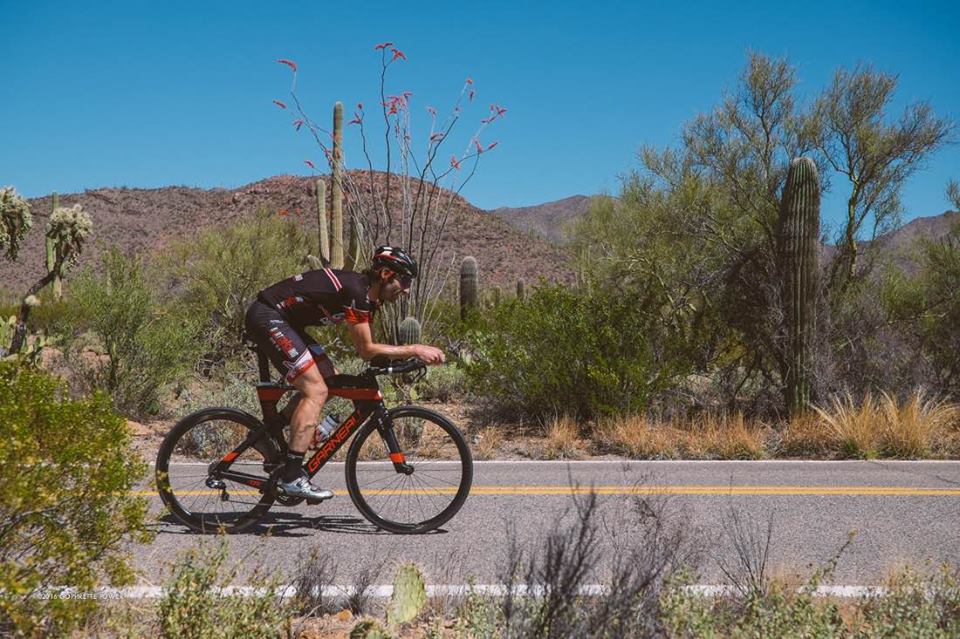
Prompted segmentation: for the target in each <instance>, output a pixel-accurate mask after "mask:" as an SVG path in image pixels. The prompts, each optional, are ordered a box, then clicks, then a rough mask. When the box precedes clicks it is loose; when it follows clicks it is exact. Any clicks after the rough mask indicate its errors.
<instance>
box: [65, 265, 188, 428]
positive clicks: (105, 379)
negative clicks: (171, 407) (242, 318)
mask: <svg viewBox="0 0 960 639" xmlns="http://www.w3.org/2000/svg"><path fill="white" fill-rule="evenodd" d="M102 260H103V274H102V275H96V274H94V273H93V272H92V271H91V270H89V269H88V270H87V271H85V272H84V273H83V274H82V275H81V276H80V277H79V278H78V279H77V281H76V282H75V283H74V285H73V287H72V295H71V300H72V305H73V308H74V309H75V315H74V317H73V324H74V332H75V333H79V332H83V331H90V332H91V333H93V335H95V336H96V338H97V339H98V341H99V343H100V347H101V348H102V349H103V352H104V353H105V354H106V355H107V359H106V361H102V360H101V359H100V358H97V357H93V358H91V357H89V356H87V357H85V356H84V355H83V354H82V353H77V352H74V353H73V365H74V366H75V367H77V368H79V369H80V373H81V376H82V377H83V378H85V379H86V380H87V383H88V384H89V385H90V386H91V387H92V388H102V389H104V390H106V391H107V392H109V393H110V394H111V396H112V397H113V399H114V403H115V404H116V406H117V407H118V408H120V409H121V410H123V411H125V412H127V413H129V414H131V415H134V416H140V415H144V414H147V413H157V412H159V410H160V406H159V396H160V391H161V390H162V389H163V387H164V386H165V385H166V384H169V383H171V382H173V381H175V380H177V379H178V378H180V377H181V376H183V375H185V374H186V373H187V371H189V370H190V369H191V368H192V367H193V366H194V364H195V362H196V359H197V357H198V354H199V347H198V343H197V342H198V326H197V324H196V323H195V322H194V321H193V319H192V316H191V315H190V314H189V313H188V312H187V311H186V310H184V309H180V308H176V307H171V306H170V305H164V304H162V303H161V302H160V300H158V299H157V297H156V295H155V293H154V291H153V289H152V288H151V287H150V286H149V285H148V283H147V281H146V279H145V277H144V271H143V265H142V263H141V261H140V260H139V259H138V258H136V257H126V256H124V255H123V254H122V253H120V252H119V250H117V249H116V248H112V249H110V250H108V251H105V252H104V254H103V257H102Z"/></svg>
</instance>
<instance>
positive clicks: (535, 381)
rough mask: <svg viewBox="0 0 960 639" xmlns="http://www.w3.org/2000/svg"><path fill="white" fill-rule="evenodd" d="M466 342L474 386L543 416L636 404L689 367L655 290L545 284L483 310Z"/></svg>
mask: <svg viewBox="0 0 960 639" xmlns="http://www.w3.org/2000/svg"><path fill="white" fill-rule="evenodd" d="M471 341H472V346H473V349H474V351H475V361H474V362H473V363H471V364H470V365H468V366H467V373H468V377H469V379H470V382H471V386H472V387H473V388H474V389H475V390H476V392H477V393H478V394H482V395H483V396H485V397H488V398H490V399H491V400H492V401H494V402H495V403H497V404H498V405H500V406H501V407H502V408H505V409H508V410H511V411H515V412H517V413H520V414H526V415H530V416H533V417H539V418H543V417H546V416H550V415H556V414H569V415H571V416H573V417H576V418H578V419H584V418H592V417H595V416H598V415H603V414H611V413H617V412H639V411H642V410H643V409H644V408H646V407H647V406H648V404H649V402H650V401H651V399H652V398H653V397H654V396H655V395H656V394H657V393H658V392H660V391H662V390H664V389H666V388H669V387H670V386H671V385H673V384H674V383H675V380H676V379H678V378H680V377H682V375H683V374H684V373H685V372H686V371H687V370H689V364H688V362H687V361H686V360H685V354H684V351H683V348H684V343H683V340H682V339H681V333H680V332H678V331H675V330H674V328H673V327H672V326H671V324H669V323H666V322H664V321H663V320H662V317H661V313H660V310H659V307H658V300H657V299H656V298H655V297H647V298H644V297H641V296H625V295H617V294H608V293H605V292H603V291H601V290H595V291H593V292H588V293H581V292H577V291H574V290H571V289H568V288H566V287H564V286H551V285H542V286H540V287H539V288H537V289H536V290H535V291H534V292H533V294H532V295H530V296H529V297H528V298H527V299H526V300H524V301H520V300H516V299H511V300H506V301H505V302H503V303H501V304H500V305H499V306H497V307H496V308H493V309H490V310H487V311H485V316H484V326H483V327H481V328H480V329H479V330H476V331H474V332H473V334H472V338H471Z"/></svg>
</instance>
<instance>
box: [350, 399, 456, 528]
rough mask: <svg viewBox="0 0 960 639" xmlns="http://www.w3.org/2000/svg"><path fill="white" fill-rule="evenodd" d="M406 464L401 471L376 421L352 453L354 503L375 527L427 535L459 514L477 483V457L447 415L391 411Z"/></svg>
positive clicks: (413, 409)
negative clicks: (474, 473)
mask: <svg viewBox="0 0 960 639" xmlns="http://www.w3.org/2000/svg"><path fill="white" fill-rule="evenodd" d="M388 414H389V416H390V421H391V422H392V423H393V431H394V433H395V435H396V438H397V442H398V443H399V444H400V450H401V451H402V452H403V454H404V457H405V460H404V461H405V464H406V465H407V467H408V468H409V469H412V472H409V474H406V473H403V472H399V471H397V470H396V468H395V467H394V464H393V462H392V461H391V460H390V453H389V451H388V450H387V447H386V445H385V444H384V441H383V438H382V437H381V435H380V432H379V431H378V430H377V424H376V420H375V419H371V420H369V421H368V422H367V423H366V424H365V425H364V426H363V428H361V429H360V431H359V432H358V433H357V436H356V437H355V438H354V439H353V442H352V443H351V445H350V450H349V451H348V452H347V460H346V475H347V478H346V479H347V489H348V490H349V492H350V499H352V500H353V503H354V505H356V507H357V509H358V510H359V511H360V512H361V513H362V514H363V516H364V517H366V518H367V519H368V520H369V521H370V522H371V523H373V524H375V525H377V526H379V527H380V528H382V529H384V530H388V531H390V532H394V533H423V532H428V531H431V530H434V529H436V528H439V527H440V526H442V525H443V524H445V523H446V522H447V521H448V520H449V519H450V518H451V517H453V516H454V515H455V514H457V511H459V510H460V507H461V506H463V502H464V501H466V499H467V495H468V494H469V493H470V485H471V484H472V483H473V458H472V456H471V455H470V448H469V446H467V441H466V440H465V439H464V437H463V435H462V434H461V433H460V431H459V430H457V427H456V426H454V425H453V424H452V423H451V422H450V421H449V420H448V419H447V418H446V417H444V416H443V415H440V414H439V413H435V412H433V411H431V410H428V409H426V408H420V407H418V406H402V407H398V408H393V409H391V410H390V411H389V413H388Z"/></svg>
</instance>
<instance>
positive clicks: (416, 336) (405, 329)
mask: <svg viewBox="0 0 960 639" xmlns="http://www.w3.org/2000/svg"><path fill="white" fill-rule="evenodd" d="M399 333H400V343H401V344H419V343H420V322H418V321H417V318H416V317H406V318H404V320H403V321H402V322H400V330H399Z"/></svg>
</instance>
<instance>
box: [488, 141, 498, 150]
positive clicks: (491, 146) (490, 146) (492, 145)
mask: <svg viewBox="0 0 960 639" xmlns="http://www.w3.org/2000/svg"><path fill="white" fill-rule="evenodd" d="M498 144H500V143H499V142H491V143H490V144H488V145H487V151H489V150H490V149H492V148H493V147H495V146H497V145H498Z"/></svg>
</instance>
